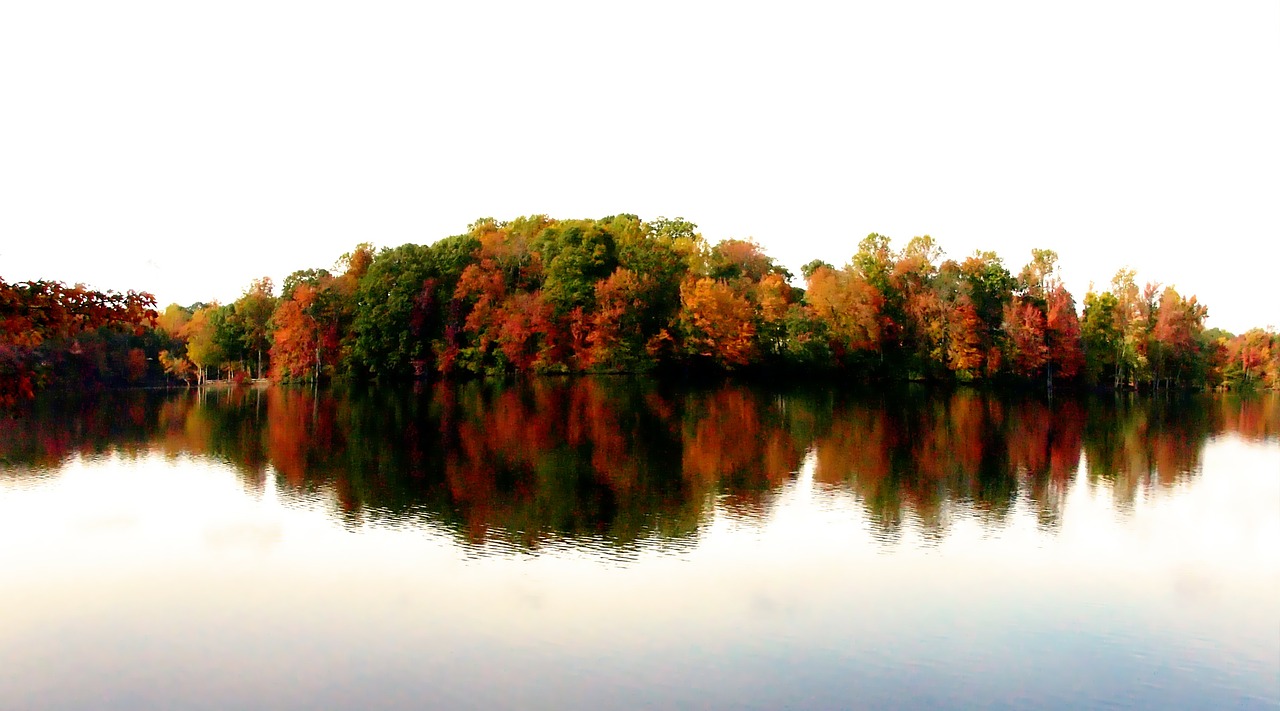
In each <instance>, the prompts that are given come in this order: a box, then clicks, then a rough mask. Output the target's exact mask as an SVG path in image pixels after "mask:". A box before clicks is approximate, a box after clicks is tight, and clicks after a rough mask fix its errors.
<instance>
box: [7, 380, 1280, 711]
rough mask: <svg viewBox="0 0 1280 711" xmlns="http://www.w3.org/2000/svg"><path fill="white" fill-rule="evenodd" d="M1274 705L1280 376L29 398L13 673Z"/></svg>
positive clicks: (534, 697) (369, 686)
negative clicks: (1122, 392) (1279, 388)
mask: <svg viewBox="0 0 1280 711" xmlns="http://www.w3.org/2000/svg"><path fill="white" fill-rule="evenodd" d="M971 707H990V708H1010V709H1013V708H1017V709H1022V708H1051V709H1067V708H1086V707H1087V708H1188V709H1201V708H1241V709H1249V708H1278V707H1280V400H1277V398H1276V397H1274V396H1272V397H1261V398H1256V399H1240V398H1233V397H1223V396H1213V397H1211V396H1189V397H1176V396H1175V397H1172V398H1168V399H1163V398H1161V399H1152V398H1141V397H1127V396H1126V397H1119V398H1116V397H1105V398H1055V399H1054V400H1052V402H1050V401H1047V400H1044V399H1036V398H1034V397H1027V398H1010V397H999V396H995V395H990V394H984V393H980V392H971V391H963V390H962V391H956V392H948V393H942V394H938V393H935V394H932V395H926V394H923V393H920V392H914V391H910V390H902V391H895V392H892V393H881V394H854V393H840V392H831V391H829V390H763V389H752V388H746V387H742V386H732V385H726V386H716V387H712V388H706V389H687V388H685V389H675V388H668V387H663V386H658V385H655V384H652V383H644V382H635V381H628V380H572V381H545V382H538V383H534V384H530V385H524V386H496V385H486V384H469V385H463V386H458V387H440V388H426V389H421V390H419V391H416V392H415V391H407V390H406V391H395V392H392V391H373V392H360V393H325V392H320V393H313V392H312V391H309V390H286V389H270V390H257V391H255V390H248V391H222V392H209V393H205V394H203V395H201V394H197V393H195V392H177V393H170V394H161V393H116V394H110V395H102V396H98V397H95V398H86V399H75V400H67V399H55V398H50V399H47V400H44V401H41V402H39V403H37V406H36V407H35V408H34V410H32V411H31V412H29V413H27V414H24V415H22V416H21V417H18V418H16V419H15V418H12V417H9V418H4V419H0V708H3V709H173V708H183V709H258V708H273V709H330V708H361V709H421V708H482V709H491V708H554V709H610V708H612V709H633V708H662V709H666V708H697V709H739V708H759V709H777V708H796V709H847V708H971Z"/></svg>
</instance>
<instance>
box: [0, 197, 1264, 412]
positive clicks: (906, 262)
mask: <svg viewBox="0 0 1280 711" xmlns="http://www.w3.org/2000/svg"><path fill="white" fill-rule="evenodd" d="M801 277H802V279H803V282H802V283H803V284H804V287H803V288H800V287H798V286H796V285H795V284H796V283H799V282H797V280H796V279H795V278H794V276H793V275H792V274H791V273H790V272H788V271H787V270H786V269H784V268H783V267H782V266H781V265H779V264H778V263H777V262H776V261H775V260H774V259H772V258H771V257H769V256H768V255H766V254H765V253H764V252H763V251H762V250H761V248H760V247H759V245H757V244H755V243H754V242H751V241H744V240H736V239H730V240H725V241H723V242H720V243H718V244H715V245H710V244H707V243H706V242H705V241H704V240H703V238H702V236H701V235H700V234H698V232H697V228H696V226H695V225H693V224H692V223H689V222H687V221H685V220H682V219H674V220H669V219H663V218H659V219H657V220H654V221H650V222H645V221H642V220H641V219H640V218H638V217H636V216H634V215H615V216H612V217H607V218H603V219H597V220H556V219H552V218H549V217H546V216H543V215H535V216H531V217H523V218H519V219H516V220H512V221H510V222H498V221H495V220H492V219H482V220H478V221H477V222H475V223H474V224H472V225H471V226H470V228H469V229H468V231H467V232H466V233H465V234H461V235H457V236H454V237H449V238H447V239H444V240H441V241H439V242H436V243H435V244H431V245H419V244H405V245H401V246H399V247H395V248H388V249H382V250H381V251H375V249H374V248H373V246H372V245H370V244H367V243H364V244H360V245H358V246H357V247H356V248H355V249H354V250H352V251H351V252H350V253H348V254H345V255H343V256H342V257H341V258H340V259H339V260H338V263H337V265H336V266H335V267H334V269H333V271H330V270H328V269H306V270H299V271H296V272H294V273H293V274H290V275H289V276H288V277H287V278H286V279H285V280H284V284H283V285H282V289H281V293H280V295H279V296H276V295H275V289H274V285H273V284H272V282H271V280H270V279H265V278H264V279H260V280H257V281H255V282H253V283H252V284H251V285H250V286H249V288H248V289H246V290H245V292H244V294H243V295H242V296H241V297H240V298H239V299H237V300H236V301H235V302H234V303H232V304H227V305H220V304H217V303H213V304H193V305H191V306H189V307H182V306H178V305H176V304H174V305H170V306H169V307H168V309H166V310H165V312H164V313H163V314H158V315H157V314H155V313H154V312H147V313H150V316H148V315H146V313H144V312H146V310H147V309H149V308H150V307H151V306H153V304H152V303H151V302H150V301H147V299H149V297H147V296H146V295H135V294H132V293H131V294H130V295H128V296H127V297H121V296H119V295H114V296H102V297H101V298H104V299H108V300H109V299H116V300H117V301H118V302H119V303H116V302H111V303H113V304H116V305H115V306H113V307H112V308H116V309H124V312H122V313H123V314H124V315H123V316H119V317H103V318H105V319H106V320H103V321H101V322H97V321H93V320H91V319H90V320H88V321H85V322H84V325H83V326H77V327H76V328H75V329H72V330H71V331H69V330H67V329H66V328H63V329H62V330H59V329H58V328H57V327H55V328H53V333H55V334H56V335H58V336H59V337H60V339H61V340H60V341H59V343H61V344H63V345H62V346H59V347H61V348H63V349H64V350H67V349H66V346H65V344H66V343H68V342H70V341H69V340H68V339H71V338H73V337H76V336H79V334H81V333H83V332H86V331H90V330H93V329H99V330H100V329H103V328H106V329H107V330H108V331H110V330H111V329H112V328H116V329H117V331H118V328H117V327H118V326H119V325H120V324H131V325H135V326H137V325H140V324H143V325H149V324H148V320H150V321H151V322H154V328H153V329H152V330H153V331H154V336H153V337H152V338H150V340H148V341H146V342H145V343H143V342H141V341H139V342H138V343H137V344H134V343H132V342H130V343H129V344H128V345H129V347H130V348H141V349H143V355H142V360H140V361H138V362H139V363H142V365H141V366H138V365H137V363H135V366H137V367H135V368H134V369H133V370H132V371H129V370H128V366H127V364H126V366H124V370H123V371H121V372H125V373H126V377H124V378H123V380H124V381H127V382H138V381H140V380H143V379H145V378H146V377H148V376H154V375H156V374H158V372H159V369H161V368H162V369H163V371H164V373H165V374H166V375H167V376H168V377H169V378H170V379H176V380H178V381H184V382H188V383H193V382H195V383H198V382H202V381H204V380H205V379H206V378H208V377H210V376H214V377H224V376H225V377H228V378H241V379H243V378H248V377H255V376H256V377H259V378H261V377H264V376H265V375H266V374H268V373H269V374H270V375H271V376H272V377H274V378H276V379H284V380H320V379H326V378H332V377H339V376H343V377H355V378H363V379H375V380H379V381H391V380H403V379H422V378H432V377H459V376H475V375H481V376H488V375H510V374H527V373H582V372H648V371H653V370H658V369H678V370H682V371H686V372H706V371H737V372H769V373H775V372H797V373H824V374H831V375H836V376H838V377H841V378H843V379H854V380H861V381H866V380H890V379H892V380H902V379H912V380H956V381H965V382H969V381H1013V382H1039V383H1045V384H1047V385H1049V386H1050V387H1052V386H1053V384H1054V383H1055V382H1061V381H1071V382H1074V383H1080V384H1086V385H1092V386H1105V387H1114V388H1138V387H1142V388H1152V389H1156V388H1170V387H1184V388H1185V387H1195V388H1203V387H1216V386H1227V387H1267V388H1277V387H1280V335H1278V334H1276V333H1275V332H1274V331H1272V330H1260V329H1255V330H1253V331H1250V332H1248V333H1246V334H1243V335H1240V336H1235V335H1232V334H1228V333H1225V332H1222V331H1219V330H1217V329H1210V330H1206V329H1205V327H1204V322H1205V318H1206V316H1207V313H1208V311H1207V309H1206V308H1205V306H1204V305H1203V304H1200V303H1199V302H1198V301H1197V300H1196V298H1195V297H1194V296H1192V297H1189V298H1188V297H1184V296H1183V295H1182V294H1180V293H1179V292H1178V291H1177V290H1176V289H1174V288H1173V287H1165V288H1161V286H1160V285H1159V284H1150V283H1148V284H1146V285H1144V286H1143V287H1139V286H1138V285H1137V284H1136V282H1135V281H1134V272H1133V271H1131V270H1128V269H1122V270H1120V272H1119V273H1117V275H1116V277H1115V279H1114V280H1113V281H1112V283H1111V285H1110V286H1111V288H1110V289H1109V290H1107V291H1103V292H1100V293H1099V292H1096V291H1093V290H1090V292H1089V293H1088V294H1086V295H1085V298H1084V303H1083V307H1084V308H1083V312H1082V313H1081V312H1079V311H1078V310H1077V303H1076V301H1075V299H1074V297H1073V296H1072V295H1071V294H1070V293H1069V292H1068V291H1067V290H1066V288H1065V287H1064V286H1063V283H1062V279H1061V276H1060V274H1059V270H1058V265H1057V255H1056V254H1055V253H1054V252H1052V251H1050V250H1044V249H1035V250H1032V253H1031V259H1030V261H1029V262H1028V263H1027V264H1026V265H1025V266H1024V267H1022V268H1021V270H1020V271H1018V272H1017V274H1016V275H1015V274H1014V273H1013V272H1012V271H1010V269H1009V268H1008V267H1006V265H1005V264H1004V262H1003V261H1002V259H1001V258H1000V257H998V256H997V255H996V254H995V253H993V252H977V253H975V254H973V255H971V256H969V257H966V258H964V259H960V260H956V259H947V258H945V255H944V254H943V252H942V250H941V249H940V248H939V246H938V245H937V244H936V243H935V242H934V241H933V240H932V239H931V238H930V237H927V236H925V237H916V238H914V239H912V240H910V241H909V242H908V243H907V245H906V246H905V247H903V248H902V249H901V250H896V249H895V248H894V247H893V244H892V242H891V240H890V239H889V238H888V237H885V236H883V235H879V234H872V235H869V236H867V237H866V238H865V239H863V240H862V241H861V242H860V243H859V244H858V245H857V249H856V251H855V252H854V253H853V255H852V256H851V258H850V260H849V262H848V263H847V264H845V265H844V266H841V267H836V266H833V265H830V264H826V263H823V262H820V261H816V260H815V261H814V262H811V263H809V264H807V265H805V267H804V268H803V269H802V270H801ZM37 285H44V286H37ZM0 286H2V287H3V289H4V291H3V293H0V299H2V300H0V309H3V311H0V318H3V319H4V321H3V323H4V333H3V340H0V369H7V370H4V371H3V372H4V373H6V374H8V373H14V372H18V373H20V374H21V373H26V375H20V377H21V379H20V380H18V381H13V382H14V383H16V384H7V385H6V392H9V393H10V398H11V399H12V397H14V396H16V394H17V393H27V394H29V392H30V391H31V389H32V388H33V387H34V386H35V385H38V384H40V383H41V382H45V381H48V380H50V378H48V377H45V378H44V380H40V379H39V378H33V377H32V375H31V374H32V373H36V372H45V373H51V372H54V371H56V370H57V369H58V368H57V367H54V366H51V367H50V368H46V369H45V370H44V371H39V369H38V368H36V369H33V366H32V365H31V363H32V362H33V361H32V358H33V357H34V356H33V355H32V353H31V352H28V351H23V352H17V351H15V350H14V349H15V348H24V347H25V348H28V349H30V348H31V347H33V345H34V344H31V343H28V341H30V340H31V337H30V334H31V333H41V332H42V331H41V330H40V329H41V328H44V326H41V325H38V324H37V325H32V324H34V322H32V323H30V324H29V323H28V322H29V321H30V319H31V318H32V316H31V314H33V313H36V312H35V311H33V310H32V308H33V307H31V306H29V305H28V306H24V304H27V303H28V301H30V299H31V298H32V297H31V294H35V293H37V291H38V289H47V288H52V287H49V286H48V285H47V283H43V282H40V283H33V284H29V285H27V286H25V287H24V286H23V285H16V286H8V285H3V282H0ZM55 286H56V289H54V291H52V292H50V294H49V295H47V296H46V297H45V298H48V299H52V303H58V304H62V303H64V302H65V303H66V305H67V308H71V309H72V310H74V308H78V307H77V306H75V304H78V303H79V302H78V301H77V299H79V298H81V296H80V295H83V294H85V293H90V294H93V293H96V292H85V291H84V290H83V289H81V288H79V287H77V288H76V289H67V288H66V287H62V286H61V285H55ZM59 290H60V291H59ZM39 293H44V292H39ZM24 299H25V301H24ZM121 299H123V301H121ZM130 300H132V301H130ZM24 309H25V310H24ZM113 313H114V312H113ZM24 319H26V320H24ZM69 323H78V322H75V321H74V320H72V321H71V322H69ZM72 331H74V333H73V332H72ZM105 334H106V331H103V335H101V336H99V337H100V338H106V335H105ZM137 337H139V338H140V337H141V336H140V335H138V336H137ZM83 340H84V339H83V337H81V338H80V341H78V342H79V343H80V345H79V346H77V347H78V348H83V347H84V345H83ZM120 347H123V344H122V345H121V346H120ZM15 352H17V353H18V355H14V353H15ZM67 352H70V351H69V350H68V351H67ZM24 353H25V355H24ZM129 357H133V356H129ZM135 360H137V359H136V358H135ZM19 362H21V363H26V365H21V363H20V364H19V365H14V363H19ZM40 362H41V363H44V362H45V361H43V360H41V361H40ZM152 363H155V364H156V365H155V366H154V367H153V366H152V365H151V364H152ZM23 368H25V370H22V369H23ZM64 370H66V369H65V368H64ZM108 370H110V369H108ZM117 370H119V368H117ZM153 371H154V372H153ZM103 372H106V371H103ZM112 372H114V371H112ZM135 376H136V377H135ZM98 379H99V380H103V381H105V382H116V381H119V380H121V378H118V377H114V378H113V377H108V378H98ZM10 380H11V377H10V378H7V379H6V383H9V381H10Z"/></svg>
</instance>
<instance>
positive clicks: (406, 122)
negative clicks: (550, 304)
mask: <svg viewBox="0 0 1280 711" xmlns="http://www.w3.org/2000/svg"><path fill="white" fill-rule="evenodd" d="M1278 127H1280V3H1276V2H1274V1H1272V2H1204V3H1176V2H1151V3H1117V2H1097V3H1091V2H1077V1H1073V2H1062V3H1056V4H1050V3H1025V2H1011V3H1007V4H1000V3H982V4H978V3H949V2H942V3H907V2H903V3H886V2H874V3H856V4H855V3H832V4H830V5H827V4H816V3H797V2H788V3H785V6H784V4H783V3H771V4H748V3H732V4H730V3H725V4H698V3H692V2H687V1H682V2H646V3H633V4H629V5H627V6H625V7H623V6H621V5H620V4H615V3H599V2H584V3H580V4H575V3H562V2H539V3H510V4H506V3H480V2H469V3H458V2H455V3H435V4H433V3H420V2H382V3H347V4H338V3H329V2H305V3H304V2H296V3H286V2H270V1H266V0H255V1H254V2H223V3H216V4H196V3H173V2H153V3H143V2H123V1H122V2H113V3H100V2H84V3H73V2H56V1H47V2H10V3H3V4H2V5H0V277H3V278H5V279H6V280H10V281H13V280H24V279H35V278H52V279H59V280H62V281H66V282H85V283H87V284H89V285H91V286H93V287H95V288H99V289H117V290H124V289H129V288H135V289H141V290H148V291H151V292H153V293H154V294H155V295H156V296H157V298H158V299H159V300H160V302H161V305H162V306H163V305H164V304H166V303H168V302H171V301H177V302H180V303H184V304H185V303H190V302H193V301H197V300H202V301H204V300H212V299H219V300H223V301H227V300H231V299H234V298H235V297H236V296H238V295H239V293H240V292H241V291H242V290H243V289H244V287H245V286H247V284H248V283H249V281H250V280H251V279H253V278H255V277H257V276H263V275H266V276H271V277H273V278H275V279H277V281H278V280H280V279H281V278H283V276H284V275H286V274H288V273H289V272H291V271H293V270H295V269H301V268H307V267H320V266H329V265H331V264H332V262H333V261H334V259H335V258H336V257H337V256H338V255H339V254H341V253H342V252H345V251H347V250H349V249H350V248H351V247H352V246H353V245H355V244H356V243H358V242H361V241H370V242H373V243H375V244H376V245H379V246H394V245H398V244H402V243H404V242H409V241H413V242H433V241H435V240H437V239H440V238H442V237H445V236H448V235H451V234H457V233H459V232H462V231H464V230H465V228H466V226H467V224H469V223H470V222H472V221H473V220H474V219H475V218H477V217H481V216H493V217H497V218H499V219H510V218H513V217H516V216H519V215H523V214H532V213H546V214H549V215H552V216H554V217H562V218H566V217H601V216H605V215H609V214H615V213H619V212H630V213H635V214H638V215H640V216H641V217H642V218H645V219H651V218H654V217H657V216H660V215H665V216H669V217H674V216H683V217H686V218H688V219H690V220H693V221H694V222H696V223H697V224H698V225H699V226H700V228H701V231H702V233H703V235H704V236H706V237H707V238H708V239H710V240H712V241H716V240H719V239H723V238H726V237H754V238H755V239H757V240H758V241H759V242H760V243H761V244H763V245H764V246H765V248H766V249H767V251H768V252H769V253H770V254H771V255H773V256H774V257H777V258H778V259H779V260H781V261H782V262H783V263H784V264H786V265H787V266H788V267H789V268H791V269H792V270H793V271H798V269H799V266H800V265H801V264H803V263H805V262H807V261H808V260H810V259H813V258H815V257H817V258H822V259H826V260H828V261H831V262H834V263H836V264H843V263H844V262H846V261H847V260H848V258H849V256H850V255H851V254H852V253H853V251H854V249H855V247H856V244H857V242H858V240H859V239H860V238H861V237H863V236H865V235H866V234H867V233H869V232H881V233H883V234H887V235H890V236H892V237H894V238H895V243H896V244H897V245H899V246H900V245H903V244H905V242H906V240H907V239H909V238H910V237H912V236H913V235H917V234H931V235H933V236H934V238H935V239H937V240H939V241H940V243H941V244H942V246H943V248H944V249H946V251H947V253H948V254H949V255H951V256H958V257H959V256H964V255H967V254H969V253H971V252H972V251H973V250H974V249H978V248H982V249H994V250H996V251H997V252H999V254H1000V255H1001V256H1002V257H1003V258H1004V259H1005V262H1006V264H1007V265H1008V266H1009V267H1010V269H1011V271H1014V272H1015V273H1016V272H1017V271H1018V269H1019V268H1020V267H1021V265H1022V264H1023V263H1025V262H1026V261H1027V258H1028V257H1029V252H1030V249H1031V248H1032V247H1048V248H1052V249H1055V250H1057V251H1058V253H1059V254H1060V255H1061V262H1060V263H1061V266H1062V268H1063V270H1064V275H1065V277H1066V279H1067V283H1068V286H1069V287H1070V288H1071V289H1072V291H1073V292H1074V293H1075V294H1076V297H1077V300H1083V297H1084V292H1085V290H1086V288H1087V285H1088V283H1089V282H1090V281H1094V282H1097V283H1098V284H1099V285H1106V284H1107V283H1108V282H1109V281H1110V278H1111V276H1112V275H1113V274H1114V273H1115V271H1116V270H1117V269H1118V268H1119V267H1121V266H1124V265H1131V266H1133V267H1135V268H1137V269H1138V271H1139V275H1138V276H1139V280H1140V281H1142V280H1153V281H1160V282H1163V283H1166V284H1168V283H1172V284H1176V285H1177V286H1178V287H1179V288H1180V290H1181V291H1182V292H1183V293H1195V294H1198V295H1199V297H1200V299H1201V300H1202V301H1204V302H1205V303H1207V304H1208V305H1209V308H1210V325H1215V326H1220V327H1223V328H1227V329H1228V330H1233V331H1240V330H1244V329H1246V328H1249V327H1251V326H1255V325H1258V326H1261V325H1267V324H1276V325H1280V306H1278V305H1277V304H1280V299H1277V298H1276V297H1275V296H1274V288H1273V284H1274V279H1275V276H1276V275H1277V273H1278V271H1277V267H1278V266H1280V265H1278V262H1280V260H1278V259H1277V257H1278V256H1280V246H1277V245H1280V128H1278Z"/></svg>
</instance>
